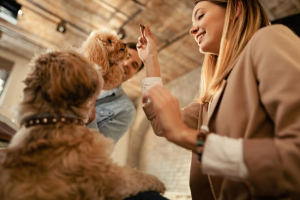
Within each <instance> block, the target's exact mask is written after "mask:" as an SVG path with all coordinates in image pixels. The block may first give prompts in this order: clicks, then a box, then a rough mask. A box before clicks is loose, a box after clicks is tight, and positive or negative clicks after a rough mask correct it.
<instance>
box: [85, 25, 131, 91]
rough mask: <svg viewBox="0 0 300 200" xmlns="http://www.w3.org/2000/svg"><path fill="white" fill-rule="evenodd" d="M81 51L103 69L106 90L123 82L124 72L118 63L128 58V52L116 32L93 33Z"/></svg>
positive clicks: (108, 30)
mask: <svg viewBox="0 0 300 200" xmlns="http://www.w3.org/2000/svg"><path fill="white" fill-rule="evenodd" d="M81 51H82V52H83V54H84V56H85V57H87V58H88V59H89V60H90V61H91V62H93V63H95V64H97V65H98V66H100V67H101V68H102V76H103V79H104V85H103V89H104V90H111V89H113V88H115V87H117V86H119V85H120V84H121V83H122V82H123V79H124V70H123V68H122V67H121V66H120V65H119V64H118V63H119V62H120V61H122V60H124V59H125V58H127V57H128V50H127V48H126V44H125V43H123V42H122V41H121V40H120V38H119V36H118V35H117V33H116V32H115V31H113V30H111V29H107V28H103V29H99V30H96V31H93V32H92V33H91V34H90V36H89V37H88V38H87V40H86V41H85V42H84V43H83V45H82V47H81Z"/></svg>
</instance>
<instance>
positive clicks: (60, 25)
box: [56, 20, 67, 33]
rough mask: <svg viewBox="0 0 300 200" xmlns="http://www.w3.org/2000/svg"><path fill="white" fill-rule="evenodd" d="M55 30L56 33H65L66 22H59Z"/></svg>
mask: <svg viewBox="0 0 300 200" xmlns="http://www.w3.org/2000/svg"><path fill="white" fill-rule="evenodd" d="M56 30H57V31H58V32H61V33H65V32H66V30H67V28H66V22H65V21H63V20H61V21H60V22H59V23H58V25H57V28H56Z"/></svg>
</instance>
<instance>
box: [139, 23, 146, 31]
mask: <svg viewBox="0 0 300 200" xmlns="http://www.w3.org/2000/svg"><path fill="white" fill-rule="evenodd" d="M139 25H140V27H141V30H142V31H144V30H145V26H144V25H143V24H141V23H139Z"/></svg>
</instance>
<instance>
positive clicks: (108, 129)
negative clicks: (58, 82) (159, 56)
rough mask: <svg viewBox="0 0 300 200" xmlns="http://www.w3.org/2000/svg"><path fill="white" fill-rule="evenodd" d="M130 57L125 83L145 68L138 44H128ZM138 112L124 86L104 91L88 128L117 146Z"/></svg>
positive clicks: (124, 62)
mask: <svg viewBox="0 0 300 200" xmlns="http://www.w3.org/2000/svg"><path fill="white" fill-rule="evenodd" d="M127 46H128V47H129V49H128V52H129V56H128V58H127V59H126V60H124V61H123V62H122V64H121V65H122V67H123V68H124V71H125V77H124V80H123V82H125V81H127V80H128V79H130V78H132V77H133V76H134V75H135V74H136V73H137V72H139V71H140V70H141V69H142V68H143V67H144V65H143V62H142V61H141V59H140V58H139V56H138V53H137V49H136V43H127ZM135 112H136V108H135V106H134V104H133V102H132V101H131V100H130V99H129V98H128V96H127V95H126V94H125V92H124V90H123V89H122V85H120V86H118V87H116V88H114V89H112V90H102V91H101V94H100V95H99V97H98V98H97V101H96V104H95V113H96V114H95V117H96V118H95V119H94V120H93V121H92V122H91V123H89V124H88V125H87V127H88V128H98V129H99V132H100V133H101V134H103V135H104V136H105V137H109V138H112V139H113V140H114V142H115V144H116V143H117V142H118V140H119V139H120V138H121V137H122V136H123V135H124V133H125V132H126V131H127V129H128V128H129V127H130V125H131V124H132V121H133V119H134V116H135Z"/></svg>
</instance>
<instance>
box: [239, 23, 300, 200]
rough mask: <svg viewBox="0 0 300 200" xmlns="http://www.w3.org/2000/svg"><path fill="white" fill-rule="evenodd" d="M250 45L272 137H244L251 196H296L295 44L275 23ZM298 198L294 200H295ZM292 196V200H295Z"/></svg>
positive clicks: (299, 59) (299, 125)
mask: <svg viewBox="0 0 300 200" xmlns="http://www.w3.org/2000/svg"><path fill="white" fill-rule="evenodd" d="M250 42H251V62H252V64H253V67H254V72H255V75H256V78H257V81H258V91H259V95H260V99H261V103H262V105H263V107H264V108H265V110H266V112H267V113H268V115H269V117H270V119H271V120H272V121H273V123H274V138H271V139H245V140H244V142H243V148H244V161H245V163H246V165H247V168H248V170H249V175H248V178H247V180H248V183H249V184H250V187H251V188H252V192H253V193H254V195H256V196H274V195H275V196H276V195H277V196H278V195H288V196H290V197H294V198H295V199H297V198H299V196H300V190H299V188H300V40H299V38H298V37H297V36H296V35H295V34H294V33H293V32H292V31H291V30H289V29H288V28H286V27H284V26H282V25H274V26H271V27H269V28H264V29H262V30H260V31H258V32H257V33H256V34H255V35H254V36H253V38H252V40H251V41H250ZM296 197H297V198H296ZM294 198H293V199H294Z"/></svg>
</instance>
